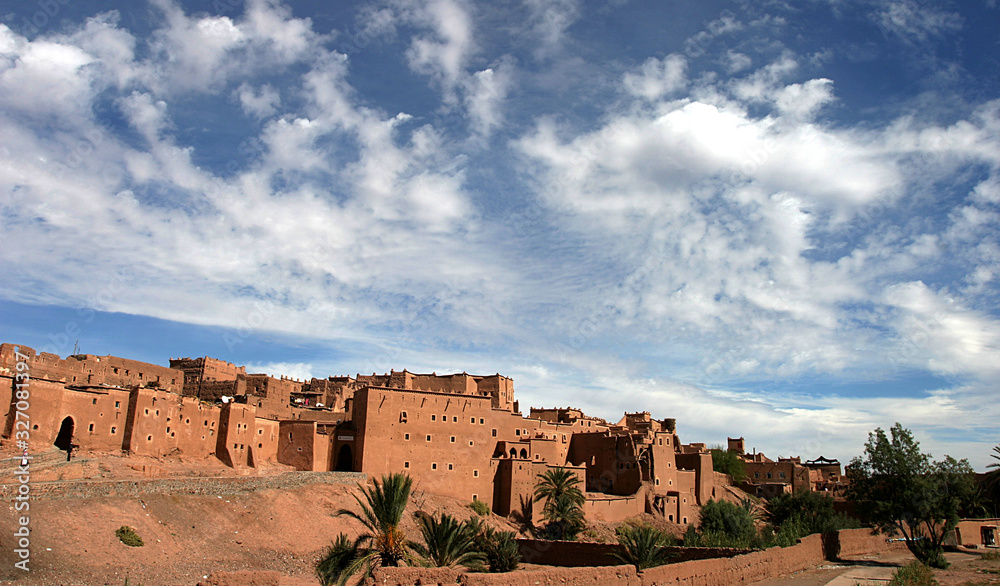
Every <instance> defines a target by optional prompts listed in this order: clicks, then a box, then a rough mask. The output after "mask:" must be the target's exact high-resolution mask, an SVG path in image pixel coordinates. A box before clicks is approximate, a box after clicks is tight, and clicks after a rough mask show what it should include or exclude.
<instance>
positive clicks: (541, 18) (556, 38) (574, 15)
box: [526, 0, 580, 59]
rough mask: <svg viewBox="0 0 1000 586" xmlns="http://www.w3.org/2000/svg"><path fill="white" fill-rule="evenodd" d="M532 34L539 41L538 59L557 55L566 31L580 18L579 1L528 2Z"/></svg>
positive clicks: (536, 52)
mask: <svg viewBox="0 0 1000 586" xmlns="http://www.w3.org/2000/svg"><path fill="white" fill-rule="evenodd" d="M526 4H527V7H528V11H529V12H530V15H531V16H530V21H531V22H532V23H533V24H532V33H533V35H534V36H535V38H536V39H537V40H538V46H537V48H535V50H534V54H535V57H536V58H537V59H545V58H548V57H552V56H554V55H557V54H558V53H559V52H560V51H561V50H562V47H563V44H564V42H565V37H566V30H567V29H568V28H569V27H570V26H572V24H573V23H574V22H576V20H577V19H579V18H580V6H579V2H578V1H577V0H527V1H526Z"/></svg>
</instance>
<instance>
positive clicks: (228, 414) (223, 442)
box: [215, 402, 257, 468]
mask: <svg viewBox="0 0 1000 586" xmlns="http://www.w3.org/2000/svg"><path fill="white" fill-rule="evenodd" d="M255 420H256V409H254V407H253V405H243V404H241V403H232V402H230V403H226V404H225V405H223V406H222V411H221V413H220V414H219V435H218V437H217V441H216V444H215V456H216V457H217V458H218V459H219V460H221V461H222V463H224V464H226V465H227V466H232V467H233V468H239V467H242V466H250V465H252V463H253V445H254V444H253V442H255V441H256V436H257V434H256V432H255V431H254V429H253V428H254V425H255V423H254V422H255Z"/></svg>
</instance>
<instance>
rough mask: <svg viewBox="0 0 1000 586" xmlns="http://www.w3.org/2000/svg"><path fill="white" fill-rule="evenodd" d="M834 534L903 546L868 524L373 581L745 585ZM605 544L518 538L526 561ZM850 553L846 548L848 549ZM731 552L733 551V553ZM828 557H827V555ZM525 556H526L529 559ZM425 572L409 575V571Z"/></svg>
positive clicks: (822, 549) (808, 553) (860, 546)
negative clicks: (745, 549)
mask: <svg viewBox="0 0 1000 586" xmlns="http://www.w3.org/2000/svg"><path fill="white" fill-rule="evenodd" d="M831 535H832V536H834V537H837V538H839V541H840V543H841V550H842V551H841V554H840V555H842V556H845V555H861V554H865V553H872V552H879V551H886V550H888V549H893V550H899V549H904V548H905V546H904V545H902V544H901V543H898V542H894V543H892V544H886V542H885V539H884V538H883V537H882V536H872V535H871V534H870V530H868V529H847V530H843V531H840V532H838V533H834V534H830V535H827V536H822V535H818V534H817V535H809V536H807V537H804V538H802V539H801V540H800V541H799V543H798V544H797V545H794V546H792V547H784V548H782V547H773V548H771V549H767V550H763V551H754V552H750V553H740V552H739V550H727V549H715V548H713V549H712V550H711V551H710V552H709V551H708V550H709V548H704V549H705V550H706V551H705V552H699V551H691V550H700V549H703V548H676V549H677V550H678V551H679V552H680V553H681V555H682V558H681V559H684V557H683V556H696V555H706V554H710V555H715V556H720V557H714V558H710V559H695V560H690V561H682V562H678V563H673V564H668V565H665V566H659V567H657V568H650V569H647V570H643V571H642V572H639V573H636V572H635V569H634V568H633V567H632V566H607V567H573V568H570V567H551V568H544V569H539V570H518V571H515V572H511V573H506V574H472V573H459V574H458V575H457V576H456V575H455V572H456V571H455V570H435V569H432V568H419V569H418V568H381V569H379V570H377V571H376V573H375V576H374V577H375V582H374V583H375V584H386V585H396V586H402V585H403V584H414V583H417V582H416V580H415V578H417V577H419V578H420V579H421V582H419V583H421V584H455V583H458V584H468V585H472V584H477V585H478V584H482V585H487V584H489V585H492V584H498V585H499V584H515V585H520V584H524V585H525V586H533V585H535V584H560V585H563V584H565V585H569V586H575V585H584V584H586V585H593V584H619V583H621V584H630V585H643V586H646V585H649V586H652V585H657V584H661V585H665V584H671V585H675V584H684V585H685V586H727V585H730V584H747V583H753V582H759V581H762V580H768V579H772V578H776V577H778V576H781V575H785V574H790V573H793V572H798V571H801V570H804V569H807V568H811V567H814V566H817V565H820V564H822V563H823V562H825V561H826V560H827V557H828V556H827V553H828V551H829V547H830V544H829V540H830V536H831ZM612 547H614V546H609V545H605V544H580V543H573V542H534V541H531V540H523V541H522V555H523V556H524V560H523V561H524V562H525V563H536V564H540V563H542V562H541V561H540V560H541V559H543V558H544V556H548V557H549V558H554V559H557V560H558V559H561V560H562V561H571V560H574V559H575V560H577V561H588V556H586V555H584V554H583V553H581V552H582V551H583V550H590V553H591V557H592V556H595V555H598V554H599V555H606V554H607V552H608V551H607V550H608V548H612ZM847 552H849V553H847ZM734 553H736V554H737V555H733V554H734ZM831 557H832V556H831ZM529 558H530V559H529ZM416 571H421V572H425V573H423V574H420V575H419V576H418V575H417V574H414V573H413V572H416Z"/></svg>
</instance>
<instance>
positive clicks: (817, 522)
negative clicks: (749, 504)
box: [767, 490, 861, 545]
mask: <svg viewBox="0 0 1000 586" xmlns="http://www.w3.org/2000/svg"><path fill="white" fill-rule="evenodd" d="M767 520H768V521H769V522H770V523H771V525H773V526H774V527H775V529H776V530H777V531H778V535H780V536H783V537H784V538H785V539H792V542H793V543H794V540H795V539H798V538H799V537H805V536H806V535H811V534H813V533H828V532H831V531H838V530H840V529H856V528H858V527H860V526H861V525H860V523H858V520H857V519H855V518H853V517H848V516H847V515H844V514H842V513H836V512H834V510H833V499H832V498H830V497H828V496H826V495H823V494H820V493H817V492H812V491H810V490H799V491H796V492H795V493H794V494H789V493H782V494H779V495H778V496H776V497H774V498H772V499H771V500H769V501H768V502H767ZM779 545H784V544H783V543H781V544H779Z"/></svg>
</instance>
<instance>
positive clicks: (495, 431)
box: [493, 429, 497, 437]
mask: <svg viewBox="0 0 1000 586" xmlns="http://www.w3.org/2000/svg"><path fill="white" fill-rule="evenodd" d="M496 436H497V430H495V429H494V430H493V437H496Z"/></svg>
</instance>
